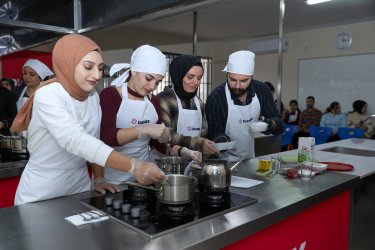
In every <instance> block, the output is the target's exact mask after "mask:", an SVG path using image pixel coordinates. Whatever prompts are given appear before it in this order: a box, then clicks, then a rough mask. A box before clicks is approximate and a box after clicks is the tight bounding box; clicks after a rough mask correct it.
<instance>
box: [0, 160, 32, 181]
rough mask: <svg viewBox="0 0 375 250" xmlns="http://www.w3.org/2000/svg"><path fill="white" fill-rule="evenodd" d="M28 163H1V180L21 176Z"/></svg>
mask: <svg viewBox="0 0 375 250" xmlns="http://www.w3.org/2000/svg"><path fill="white" fill-rule="evenodd" d="M26 163H27V161H15V162H5V163H3V162H1V163H0V179H3V178H9V177H14V176H21V174H22V172H23V169H24V168H25V166H26Z"/></svg>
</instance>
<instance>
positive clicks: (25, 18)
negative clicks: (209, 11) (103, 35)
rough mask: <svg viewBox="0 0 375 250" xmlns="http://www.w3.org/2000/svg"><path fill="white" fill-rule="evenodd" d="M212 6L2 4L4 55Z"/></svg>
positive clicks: (186, 1) (61, 1) (172, 2)
mask: <svg viewBox="0 0 375 250" xmlns="http://www.w3.org/2000/svg"><path fill="white" fill-rule="evenodd" d="M210 2H214V0H180V1H178V0H157V1H155V0H142V1H140V0H104V1H103V0H53V1H51V0H14V1H1V0H0V55H5V54H9V53H12V52H16V51H19V50H23V49H28V48H32V47H35V46H38V45H42V44H44V43H49V42H52V41H54V40H56V39H57V38H59V37H60V36H62V35H65V34H69V33H85V32H89V31H93V30H98V29H102V28H105V27H109V26H113V25H117V24H123V23H127V22H134V21H140V20H143V19H145V18H155V17H160V16H164V15H170V14H172V13H176V12H179V11H181V10H187V9H189V8H195V7H197V6H200V5H204V4H207V3H210ZM124 35H126V34H124Z"/></svg>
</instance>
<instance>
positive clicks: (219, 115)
mask: <svg viewBox="0 0 375 250" xmlns="http://www.w3.org/2000/svg"><path fill="white" fill-rule="evenodd" d="M254 60H255V54H254V53H252V52H250V51H237V52H234V53H232V54H231V55H230V56H229V59H228V63H227V65H226V67H225V68H224V70H223V71H224V72H226V78H227V80H226V82H225V83H223V84H222V85H220V86H218V87H217V88H215V89H214V90H213V91H212V92H211V93H210V94H209V96H208V97H207V101H206V105H205V111H206V116H207V123H208V138H209V139H211V140H213V141H215V142H222V140H223V138H225V139H226V140H227V141H235V142H236V144H235V147H234V148H233V149H230V150H227V151H226V152H225V154H226V157H227V159H228V161H229V162H236V161H240V160H245V159H250V158H254V157H255V153H254V132H253V131H252V129H251V126H250V124H252V123H254V122H257V121H259V120H262V121H264V122H266V123H267V124H268V128H267V130H266V131H263V132H262V133H263V134H275V135H276V134H281V133H282V132H283V123H282V118H281V116H280V114H279V112H278V110H277V108H276V105H275V102H274V100H273V97H272V94H271V91H270V90H269V89H268V87H267V86H266V85H265V84H264V83H263V82H260V81H257V80H254V79H253V75H254V65H255V61H254Z"/></svg>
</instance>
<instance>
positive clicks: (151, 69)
mask: <svg viewBox="0 0 375 250" xmlns="http://www.w3.org/2000/svg"><path fill="white" fill-rule="evenodd" d="M129 67H130V69H129ZM126 68H128V70H127V71H125V73H123V74H122V75H121V76H119V77H117V78H116V79H115V80H113V81H112V83H111V85H114V86H116V87H118V86H121V85H122V84H124V82H125V81H126V79H127V78H128V76H129V70H133V71H136V72H143V73H151V74H159V75H162V76H165V73H166V71H167V59H166V57H165V55H164V54H163V53H162V52H161V51H160V50H158V49H157V48H155V47H152V46H150V45H147V44H146V45H142V46H141V47H139V48H137V49H136V50H135V51H134V52H133V54H132V57H131V61H130V64H129V63H117V64H114V65H113V66H112V67H111V69H110V71H109V74H110V76H113V74H114V73H116V72H118V71H120V70H122V69H126Z"/></svg>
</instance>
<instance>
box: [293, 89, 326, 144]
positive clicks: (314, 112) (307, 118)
mask: <svg viewBox="0 0 375 250" xmlns="http://www.w3.org/2000/svg"><path fill="white" fill-rule="evenodd" d="M314 104H315V98H314V97H313V96H308V97H307V98H306V109H305V110H304V111H302V113H301V117H300V120H299V123H298V132H297V133H296V134H295V135H294V136H293V139H292V143H293V147H294V148H298V138H299V137H308V136H310V133H309V128H310V126H311V125H316V126H320V120H321V118H322V112H321V111H320V110H319V109H316V108H314Z"/></svg>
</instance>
